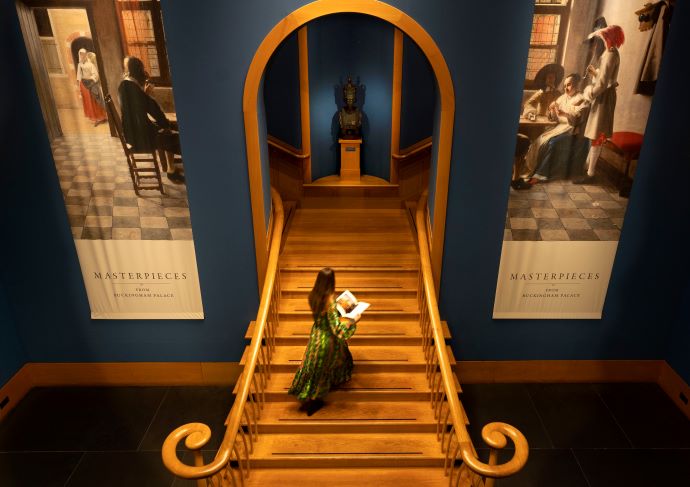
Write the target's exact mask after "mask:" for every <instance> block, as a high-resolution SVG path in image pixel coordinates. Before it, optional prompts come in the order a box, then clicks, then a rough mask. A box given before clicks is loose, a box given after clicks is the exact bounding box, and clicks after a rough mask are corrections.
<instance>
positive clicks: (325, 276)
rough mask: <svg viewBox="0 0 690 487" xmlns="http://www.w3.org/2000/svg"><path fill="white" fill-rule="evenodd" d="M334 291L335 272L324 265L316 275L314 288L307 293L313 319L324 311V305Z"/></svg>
mask: <svg viewBox="0 0 690 487" xmlns="http://www.w3.org/2000/svg"><path fill="white" fill-rule="evenodd" d="M334 292H335V272H334V271H333V269H331V268H330V267H324V268H323V269H321V270H320V271H319V273H318V275H317V276H316V282H314V288H313V289H312V290H311V292H310V293H309V307H310V308H311V313H312V315H314V319H317V318H318V317H319V316H321V315H322V314H323V312H324V311H326V305H327V304H328V300H329V299H330V297H331V295H332V294H333V293H334Z"/></svg>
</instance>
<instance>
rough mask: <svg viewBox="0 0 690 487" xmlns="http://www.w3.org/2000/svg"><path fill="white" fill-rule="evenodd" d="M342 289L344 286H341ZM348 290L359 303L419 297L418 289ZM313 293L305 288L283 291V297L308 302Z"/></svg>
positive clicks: (353, 288) (351, 288)
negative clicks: (381, 299) (310, 293)
mask: <svg viewBox="0 0 690 487" xmlns="http://www.w3.org/2000/svg"><path fill="white" fill-rule="evenodd" d="M339 287H342V286H339ZM348 289H349V290H350V292H351V293H352V294H354V295H355V296H357V300H359V301H364V302H369V300H371V299H372V298H373V299H376V298H384V299H386V298H387V299H400V298H409V299H415V298H416V297H417V289H416V288H414V289H397V288H391V289H367V290H366V291H360V290H358V289H357V288H355V287H350V286H348ZM310 291H311V288H305V289H285V288H283V289H282V292H281V296H282V297H283V298H299V299H304V300H305V301H307V299H308V298H309V292H310Z"/></svg>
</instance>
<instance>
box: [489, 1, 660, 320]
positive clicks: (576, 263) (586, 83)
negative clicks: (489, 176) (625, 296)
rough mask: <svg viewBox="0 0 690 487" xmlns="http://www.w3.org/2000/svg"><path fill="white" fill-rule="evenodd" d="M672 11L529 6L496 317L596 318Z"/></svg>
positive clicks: (627, 5)
mask: <svg viewBox="0 0 690 487" xmlns="http://www.w3.org/2000/svg"><path fill="white" fill-rule="evenodd" d="M672 12H673V2H672V1H667V0H663V1H658V2H653V3H647V4H644V5H643V4H642V2H640V3H639V4H636V3H634V2H632V1H629V0H578V1H573V0H536V5H535V11H534V17H533V24H532V34H531V38H530V46H529V55H528V61H527V72H526V76H525V87H524V88H525V89H524V96H523V106H522V110H521V114H520V122H519V129H518V134H517V140H516V146H515V155H514V166H513V180H512V181H511V184H510V186H511V188H510V196H509V200H508V212H507V216H506V226H505V232H504V239H503V250H502V255H501V264H500V268H499V275H498V283H497V288H496V298H495V301H494V314H493V316H494V318H592V319H598V318H601V312H602V309H603V305H604V300H605V298H606V291H607V288H608V283H609V277H610V274H611V268H612V266H613V260H614V258H615V255H616V249H617V247H618V240H619V237H620V234H621V229H622V227H623V219H624V217H625V210H626V207H627V204H628V198H629V196H630V189H631V185H632V183H633V180H634V177H635V169H636V167H637V160H638V158H639V155H640V150H641V148H642V145H643V140H644V132H645V126H646V124H647V117H648V114H649V111H650V107H651V104H652V98H653V94H654V89H655V85H656V80H657V77H658V74H659V67H660V65H661V58H662V54H663V50H664V44H665V41H666V37H667V34H668V30H669V26H670V23H671V16H672Z"/></svg>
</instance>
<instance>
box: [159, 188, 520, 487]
mask: <svg viewBox="0 0 690 487" xmlns="http://www.w3.org/2000/svg"><path fill="white" fill-rule="evenodd" d="M321 189H322V188H319V190H321ZM271 193H272V202H273V225H272V231H271V245H270V250H269V255H268V264H267V269H266V273H265V281H264V283H263V291H262V294H261V302H260V305H259V310H258V312H257V317H256V321H255V322H251V323H250V324H249V327H248V329H247V333H246V335H245V337H246V338H247V339H250V340H251V342H250V344H249V346H247V348H246V349H245V352H244V354H243V356H242V360H241V363H242V364H243V365H244V371H243V373H242V375H241V376H240V378H239V380H238V382H237V385H236V387H235V391H234V393H235V394H236V397H235V401H234V403H233V406H232V408H231V410H230V412H229V414H228V418H227V420H226V424H225V426H226V430H225V433H224V437H223V441H222V442H221V446H220V447H219V449H218V451H217V452H216V454H215V457H214V458H213V459H212V460H211V461H210V462H209V463H206V460H205V459H204V455H203V453H202V451H203V449H204V446H205V445H207V443H208V442H209V440H210V438H211V435H212V432H211V430H210V428H209V427H208V426H206V425H204V424H202V423H188V424H185V425H182V426H180V427H178V428H177V429H175V430H174V431H173V432H171V433H170V434H169V435H168V437H167V438H166V440H165V442H164V444H163V449H162V458H163V462H164V464H165V466H166V467H167V468H168V469H169V470H170V471H171V472H172V473H173V474H175V475H176V476H177V477H180V478H183V479H196V483H197V486H198V487H226V486H227V487H230V486H232V487H245V486H246V487H258V486H287V487H290V486H299V487H308V486H321V485H329V486H351V485H376V486H391V487H393V486H395V487H406V486H414V487H426V486H445V485H449V486H451V487H458V486H459V487H493V485H494V481H495V479H496V478H502V477H507V476H510V475H513V474H514V473H516V472H517V471H519V470H520V469H521V468H522V467H523V466H524V465H525V462H526V461H527V457H528V445H527V440H526V439H525V437H524V436H523V435H522V433H520V432H519V431H518V430H517V429H515V428H514V427H512V426H510V425H508V424H505V423H500V422H495V423H489V424H487V425H485V426H484V427H483V429H482V438H483V440H484V442H485V443H486V444H487V446H488V447H489V459H488V463H484V462H482V461H481V460H480V459H479V457H478V455H477V451H476V450H475V447H474V445H473V444H472V440H471V438H470V436H469V434H468V432H467V428H466V425H467V423H468V421H467V416H466V414H465V411H464V409H463V407H462V404H461V403H460V401H459V398H458V394H459V393H460V392H461V389H460V384H459V382H458V378H457V377H456V376H455V373H454V372H453V365H454V364H455V359H454V358H453V353H452V351H451V349H450V347H449V346H448V345H447V343H446V341H447V339H448V338H450V333H449V330H448V326H447V324H446V323H445V322H443V321H441V319H440V316H439V313H438V303H437V301H436V292H435V290H434V282H433V276H432V270H431V262H430V258H429V256H430V251H429V247H428V241H429V240H428V238H427V234H426V221H427V214H426V195H423V196H422V197H421V198H420V200H419V202H418V203H417V208H416V211H415V215H414V218H411V214H410V213H409V212H408V210H403V209H401V208H400V207H399V203H400V200H399V199H398V200H397V202H398V207H394V206H395V205H393V204H392V202H391V201H388V200H389V199H392V198H389V196H388V195H387V194H384V195H383V196H382V197H380V198H379V199H377V200H376V201H374V200H371V199H368V198H366V199H360V200H357V201H359V203H358V204H356V205H354V206H351V205H349V204H348V205H347V206H348V207H347V208H342V202H343V201H348V200H346V199H342V198H335V199H333V200H331V201H333V202H336V203H337V205H341V207H340V208H338V207H336V208H328V209H326V208H318V207H316V206H318V205H317V204H316V203H318V204H322V203H323V202H322V201H321V200H318V201H316V203H315V201H313V198H321V197H322V196H323V195H317V196H310V197H309V198H306V199H303V200H302V204H303V206H302V208H301V209H299V210H295V209H294V207H293V206H291V207H289V210H288V212H287V213H286V212H285V208H284V206H283V203H282V200H281V198H280V195H279V194H278V192H277V191H276V190H275V189H272V191H271ZM337 205H336V206H337ZM286 214H289V215H290V217H289V218H288V224H287V225H285V215H286ZM413 222H414V223H413ZM415 227H416V228H417V229H419V235H416V232H415ZM344 228H348V229H349V230H348V231H345V230H343V229H344ZM285 229H287V230H285ZM283 241H284V245H281V244H282V243H283ZM323 267H331V268H333V269H334V270H335V276H336V290H337V292H338V291H341V290H344V289H349V290H351V291H352V292H353V293H354V294H355V295H356V296H357V297H358V298H360V299H362V300H364V301H367V302H369V303H371V308H369V309H368V310H367V311H366V312H365V314H364V316H363V317H362V319H361V320H360V322H359V323H358V326H357V333H356V334H355V335H354V336H353V337H352V338H351V339H350V340H349V346H350V351H351V352H352V355H353V358H354V363H355V368H354V371H353V377H352V379H351V380H350V381H349V382H348V383H346V384H343V385H342V386H341V387H339V388H338V389H336V390H333V391H331V392H330V393H329V394H328V396H327V397H326V406H325V407H324V408H322V409H320V410H319V411H317V412H316V414H314V415H313V416H311V417H309V416H307V415H306V414H305V413H304V412H301V411H299V402H298V401H297V400H296V399H295V398H294V397H292V396H289V395H288V394H287V391H288V389H289V387H290V385H291V383H292V378H293V375H294V373H295V371H296V370H297V367H298V366H299V364H300V363H301V360H302V357H303V354H304V350H305V346H306V344H307V341H308V338H309V334H310V331H311V327H312V322H313V319H312V315H311V312H310V310H309V308H308V304H307V296H308V293H309V291H310V290H311V288H312V286H313V284H314V280H315V278H316V274H317V272H318V271H319V270H320V269H321V268H323ZM215 434H217V433H215ZM509 442H510V443H512V444H513V446H514V450H513V455H512V458H510V460H508V461H507V462H505V463H501V464H498V451H499V450H501V449H503V448H505V447H506V446H508V444H509ZM182 443H184V447H186V448H187V449H188V450H191V452H192V457H193V465H190V464H188V463H186V462H183V461H182V460H181V459H180V456H179V455H178V451H180V450H179V448H180V446H181V444H182ZM185 458H187V459H188V458H189V457H185Z"/></svg>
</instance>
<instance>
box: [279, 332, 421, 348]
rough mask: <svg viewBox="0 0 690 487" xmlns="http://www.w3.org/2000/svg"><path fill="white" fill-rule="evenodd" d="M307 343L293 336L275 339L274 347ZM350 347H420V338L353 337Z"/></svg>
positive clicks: (307, 338) (305, 338)
mask: <svg viewBox="0 0 690 487" xmlns="http://www.w3.org/2000/svg"><path fill="white" fill-rule="evenodd" d="M308 341H309V337H308V336H295V337H277V338H276V345H288V346H291V345H295V346H297V345H303V346H305V347H306V346H307V342H308ZM348 343H349V344H350V345H390V346H402V345H410V346H414V345H419V346H421V345H422V338H421V337H404V336H403V337H401V336H382V335H377V336H370V337H368V336H357V335H356V334H355V336H353V337H352V338H350V339H349V340H348Z"/></svg>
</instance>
